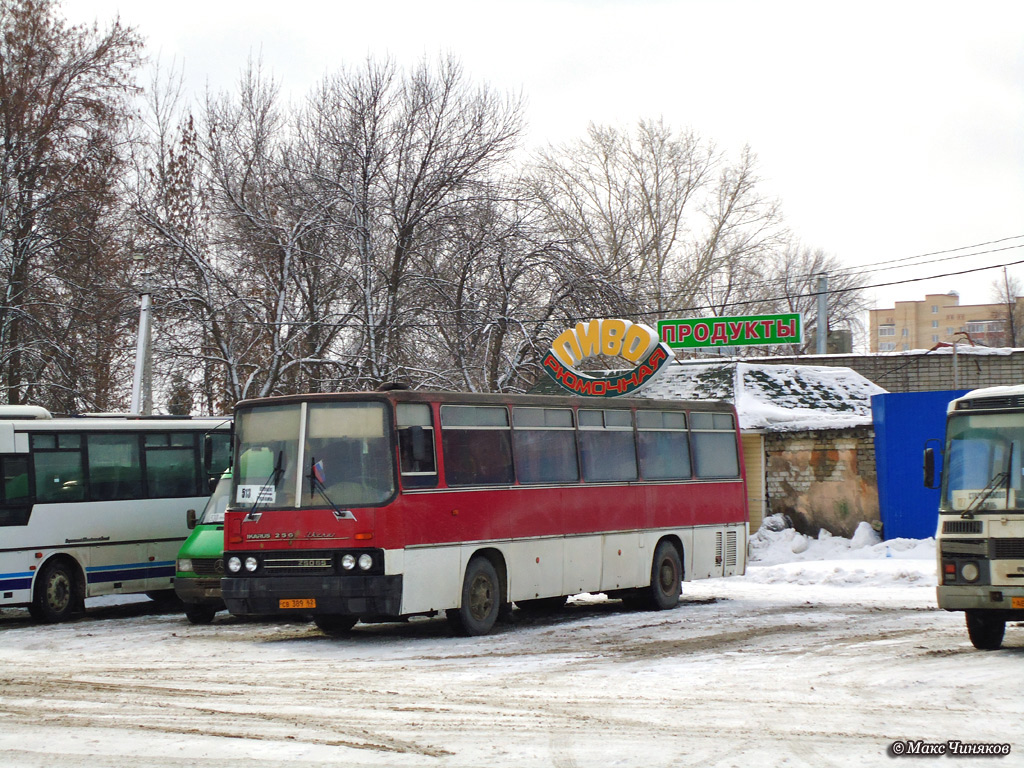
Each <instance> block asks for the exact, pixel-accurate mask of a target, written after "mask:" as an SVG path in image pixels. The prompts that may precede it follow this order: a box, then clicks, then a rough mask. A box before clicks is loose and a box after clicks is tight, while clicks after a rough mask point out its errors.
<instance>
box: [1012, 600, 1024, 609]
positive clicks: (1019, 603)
mask: <svg viewBox="0 0 1024 768" xmlns="http://www.w3.org/2000/svg"><path fill="white" fill-rule="evenodd" d="M1010 607H1011V608H1013V609H1014V610H1022V611H1024V597H1011V598H1010Z"/></svg>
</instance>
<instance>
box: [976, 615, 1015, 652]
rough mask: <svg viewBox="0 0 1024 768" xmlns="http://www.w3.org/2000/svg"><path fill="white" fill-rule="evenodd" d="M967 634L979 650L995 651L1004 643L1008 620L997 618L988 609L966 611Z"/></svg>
mask: <svg viewBox="0 0 1024 768" xmlns="http://www.w3.org/2000/svg"><path fill="white" fill-rule="evenodd" d="M966 615H967V636H968V637H970V638H971V644H972V645H973V646H974V647H975V648H977V649H978V650H979V651H995V650H998V649H999V647H1000V646H1001V645H1002V644H1003V634H1004V633H1005V632H1006V620H1005V619H999V618H995V617H994V616H992V615H991V614H989V613H987V612H986V611H966Z"/></svg>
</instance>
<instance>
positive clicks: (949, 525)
mask: <svg viewBox="0 0 1024 768" xmlns="http://www.w3.org/2000/svg"><path fill="white" fill-rule="evenodd" d="M981 527H982V522H981V520H943V521H942V532H943V533H981Z"/></svg>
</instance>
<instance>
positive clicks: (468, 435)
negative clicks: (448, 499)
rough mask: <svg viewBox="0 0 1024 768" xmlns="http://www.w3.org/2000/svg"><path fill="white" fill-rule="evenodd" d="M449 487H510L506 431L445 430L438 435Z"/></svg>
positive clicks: (509, 451)
mask: <svg viewBox="0 0 1024 768" xmlns="http://www.w3.org/2000/svg"><path fill="white" fill-rule="evenodd" d="M441 440H442V445H443V450H444V472H445V477H446V478H447V480H448V485H511V484H512V477H513V475H512V444H511V441H510V440H509V434H508V430H462V429H458V430H456V429H446V430H444V432H443V433H442V435H441Z"/></svg>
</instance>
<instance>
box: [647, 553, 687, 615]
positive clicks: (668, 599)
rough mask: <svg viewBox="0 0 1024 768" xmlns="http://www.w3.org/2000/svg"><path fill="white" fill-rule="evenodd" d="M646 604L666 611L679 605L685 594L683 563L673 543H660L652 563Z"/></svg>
mask: <svg viewBox="0 0 1024 768" xmlns="http://www.w3.org/2000/svg"><path fill="white" fill-rule="evenodd" d="M646 592H647V594H646V595H644V602H645V603H646V604H647V607H648V608H651V609H653V610H656V611H665V610H668V609H669V608H675V607H676V606H677V605H679V597H680V595H682V593H683V563H682V561H681V560H680V558H679V550H677V549H676V548H675V547H674V546H673V545H672V543H671V542H668V541H660V542H658V546H657V547H656V548H655V550H654V560H653V561H652V562H651V585H650V586H649V587H648V588H647V590H646Z"/></svg>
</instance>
